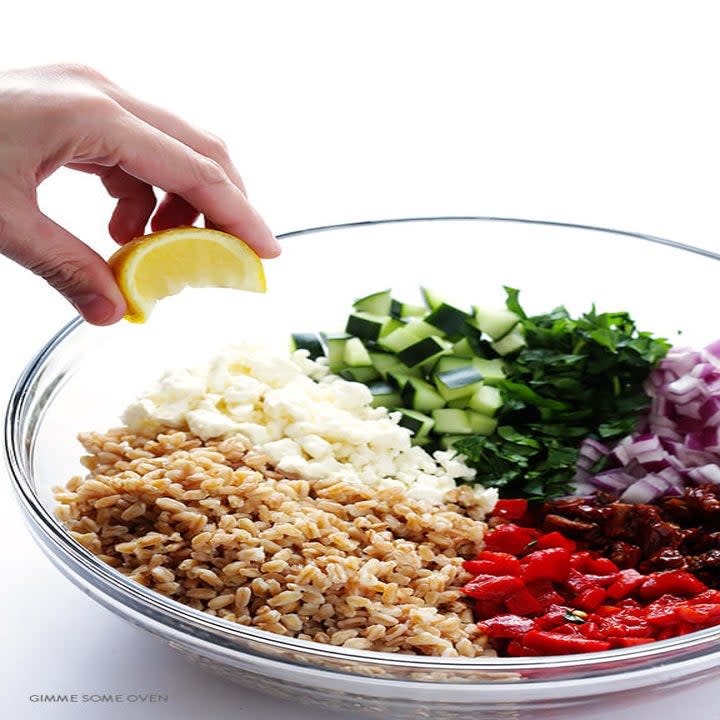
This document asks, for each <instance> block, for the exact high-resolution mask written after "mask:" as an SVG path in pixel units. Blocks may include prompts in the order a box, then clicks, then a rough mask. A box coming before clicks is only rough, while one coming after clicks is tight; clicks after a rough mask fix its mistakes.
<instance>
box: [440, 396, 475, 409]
mask: <svg viewBox="0 0 720 720" xmlns="http://www.w3.org/2000/svg"><path fill="white" fill-rule="evenodd" d="M468 400H469V398H468V396H467V395H465V396H464V397H459V398H455V399H454V400H448V401H447V402H446V403H445V405H446V406H447V407H449V408H460V409H461V410H467V408H468Z"/></svg>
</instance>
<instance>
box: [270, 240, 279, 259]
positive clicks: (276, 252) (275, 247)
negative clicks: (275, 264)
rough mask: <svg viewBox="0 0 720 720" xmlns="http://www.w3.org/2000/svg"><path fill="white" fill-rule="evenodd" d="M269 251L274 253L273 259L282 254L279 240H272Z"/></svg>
mask: <svg viewBox="0 0 720 720" xmlns="http://www.w3.org/2000/svg"><path fill="white" fill-rule="evenodd" d="M269 250H270V252H271V253H272V255H271V257H277V256H278V255H279V254H280V253H281V252H282V247H280V243H279V242H278V241H277V238H274V237H273V238H272V240H271V242H270V247H269Z"/></svg>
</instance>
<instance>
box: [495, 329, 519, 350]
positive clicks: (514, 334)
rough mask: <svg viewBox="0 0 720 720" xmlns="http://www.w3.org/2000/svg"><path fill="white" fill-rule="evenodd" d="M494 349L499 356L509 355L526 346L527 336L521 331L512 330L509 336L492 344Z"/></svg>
mask: <svg viewBox="0 0 720 720" xmlns="http://www.w3.org/2000/svg"><path fill="white" fill-rule="evenodd" d="M491 345H492V349H493V350H494V351H495V352H496V353H497V354H498V355H509V354H510V353H513V352H516V351H517V350H519V349H520V348H521V347H524V345H525V336H524V335H523V334H522V332H520V330H511V331H510V332H509V333H508V334H507V335H505V336H504V337H502V338H500V340H497V341H495V342H494V343H491Z"/></svg>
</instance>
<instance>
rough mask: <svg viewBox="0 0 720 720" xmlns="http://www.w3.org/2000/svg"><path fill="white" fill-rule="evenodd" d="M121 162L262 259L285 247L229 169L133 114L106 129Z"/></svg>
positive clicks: (126, 167) (129, 170)
mask: <svg viewBox="0 0 720 720" xmlns="http://www.w3.org/2000/svg"><path fill="white" fill-rule="evenodd" d="M104 136H105V140H106V142H107V141H109V142H110V143H111V145H112V146H113V147H114V149H115V152H114V154H115V156H116V160H115V162H116V163H117V164H118V165H119V166H120V167H121V168H122V169H123V170H125V172H127V173H128V174H130V175H133V176H134V177H136V178H138V179H139V180H143V181H145V182H147V183H149V184H151V185H155V186H157V187H159V188H162V189H163V190H165V191H166V192H169V193H174V194H175V195H179V196H180V197H182V198H184V199H185V200H187V202H189V203H190V205H192V206H193V207H194V208H195V209H197V211H198V212H200V213H202V214H203V215H205V216H206V217H207V218H208V219H209V220H210V221H211V222H212V223H214V224H215V225H216V226H217V227H218V228H220V229H221V230H224V231H225V232H227V233H230V234H231V235H235V236H237V237H239V238H241V239H242V240H244V241H245V242H246V243H247V244H248V245H250V247H252V248H253V249H254V250H255V252H257V254H258V255H260V256H261V257H266V258H269V257H275V256H276V255H278V254H279V253H280V245H279V244H278V242H277V240H276V239H275V237H274V236H273V234H272V232H271V231H270V228H268V226H267V225H266V224H265V221H264V220H263V219H262V218H261V217H260V215H259V214H258V212H257V211H256V210H255V208H253V207H252V205H250V203H249V202H248V200H247V198H246V197H245V195H244V193H243V192H242V191H241V190H240V188H239V187H238V186H237V185H236V184H235V183H233V182H232V180H231V179H230V178H229V177H228V174H227V173H226V172H225V170H224V169H223V167H222V166H221V165H220V164H219V163H217V162H216V161H215V160H212V159H211V158H208V157H205V156H204V155H201V154H200V153H198V152H196V151H195V150H193V149H192V148H190V147H188V146H187V145H184V144H183V143H181V142H180V141H179V140H176V139H175V138H174V137H171V136H170V135H166V134H165V133H163V132H161V131H160V130H158V129H157V128H155V127H154V126H152V125H150V124H148V123H146V122H144V121H143V120H140V119H139V118H137V117H135V116H133V115H131V114H130V113H126V114H123V115H122V116H121V119H120V120H119V122H114V123H112V124H111V126H110V127H105V128H104Z"/></svg>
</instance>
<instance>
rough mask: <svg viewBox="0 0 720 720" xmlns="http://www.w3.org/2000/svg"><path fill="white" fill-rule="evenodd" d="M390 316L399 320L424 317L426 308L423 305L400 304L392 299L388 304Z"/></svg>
mask: <svg viewBox="0 0 720 720" xmlns="http://www.w3.org/2000/svg"><path fill="white" fill-rule="evenodd" d="M390 315H392V316H393V317H394V318H399V319H407V318H411V317H423V316H424V315H427V308H426V307H424V306H423V305H411V304H409V303H401V302H400V301H399V300H394V299H393V300H392V302H391V303H390Z"/></svg>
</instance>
